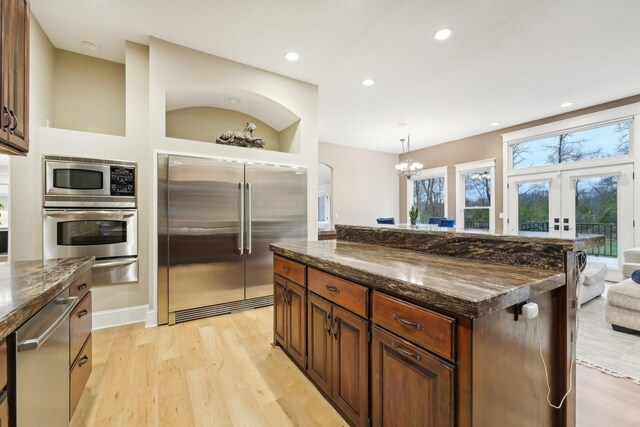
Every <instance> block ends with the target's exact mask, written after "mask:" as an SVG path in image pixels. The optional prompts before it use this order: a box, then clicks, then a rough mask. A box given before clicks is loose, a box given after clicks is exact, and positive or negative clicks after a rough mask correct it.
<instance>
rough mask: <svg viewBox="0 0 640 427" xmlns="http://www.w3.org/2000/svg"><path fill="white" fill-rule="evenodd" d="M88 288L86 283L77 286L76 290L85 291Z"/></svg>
mask: <svg viewBox="0 0 640 427" xmlns="http://www.w3.org/2000/svg"><path fill="white" fill-rule="evenodd" d="M88 287H89V285H87V284H86V283H83V284H82V285H79V286H78V290H79V291H81V290H83V289H87V288H88Z"/></svg>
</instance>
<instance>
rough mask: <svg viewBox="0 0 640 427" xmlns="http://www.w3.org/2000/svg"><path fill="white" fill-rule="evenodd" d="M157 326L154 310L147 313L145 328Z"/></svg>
mask: <svg viewBox="0 0 640 427" xmlns="http://www.w3.org/2000/svg"><path fill="white" fill-rule="evenodd" d="M156 326H158V312H157V311H156V310H149V311H147V321H146V322H145V325H144V327H145V328H154V327H156Z"/></svg>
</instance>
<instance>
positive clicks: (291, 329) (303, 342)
mask: <svg viewBox="0 0 640 427" xmlns="http://www.w3.org/2000/svg"><path fill="white" fill-rule="evenodd" d="M287 288H288V289H289V293H288V294H289V295H288V301H289V307H288V309H287V312H288V313H287V350H288V351H289V354H290V355H291V357H293V358H294V359H295V360H296V361H297V362H298V363H299V364H300V365H301V366H302V367H304V366H305V360H304V358H305V356H306V353H307V339H306V338H307V331H306V326H307V318H306V301H305V292H304V288H303V287H301V286H298V285H296V284H295V283H293V282H288V283H287Z"/></svg>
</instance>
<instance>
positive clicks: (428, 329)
mask: <svg viewBox="0 0 640 427" xmlns="http://www.w3.org/2000/svg"><path fill="white" fill-rule="evenodd" d="M373 322H374V323H376V324H378V325H380V326H382V327H384V328H385V329H388V330H390V331H391V332H394V333H396V334H398V335H400V336H401V337H404V338H406V339H408V340H409V341H412V342H414V343H416V344H418V345H420V346H422V347H424V348H426V349H427V350H430V351H432V352H434V353H436V354H438V355H440V356H442V357H444V358H446V359H449V360H451V361H453V360H455V359H454V356H455V352H454V347H455V345H454V343H455V340H454V337H455V319H453V318H451V317H449V316H445V315H442V314H440V313H436V312H435V311H432V310H429V309H426V308H423V307H418V306H417V305H414V304H410V303H408V302H405V301H402V300H399V299H397V298H393V297H390V296H388V295H385V294H382V293H380V292H373Z"/></svg>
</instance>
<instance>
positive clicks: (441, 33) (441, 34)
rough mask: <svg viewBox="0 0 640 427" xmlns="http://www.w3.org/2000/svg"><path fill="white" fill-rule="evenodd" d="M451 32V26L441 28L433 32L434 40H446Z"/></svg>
mask: <svg viewBox="0 0 640 427" xmlns="http://www.w3.org/2000/svg"><path fill="white" fill-rule="evenodd" d="M451 34H453V30H451V28H443V29H441V30H438V31H436V32H435V33H433V38H434V39H436V40H446V39H448V38H449V37H451Z"/></svg>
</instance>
